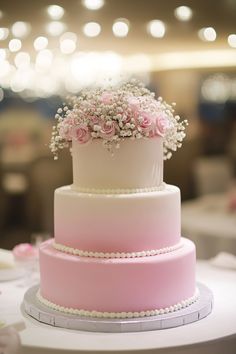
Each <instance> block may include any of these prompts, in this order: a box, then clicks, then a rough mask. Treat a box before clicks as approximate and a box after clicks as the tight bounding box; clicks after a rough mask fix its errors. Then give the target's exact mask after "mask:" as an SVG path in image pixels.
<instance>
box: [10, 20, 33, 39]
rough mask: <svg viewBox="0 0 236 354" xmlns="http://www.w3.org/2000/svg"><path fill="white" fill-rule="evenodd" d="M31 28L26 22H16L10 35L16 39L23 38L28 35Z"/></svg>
mask: <svg viewBox="0 0 236 354" xmlns="http://www.w3.org/2000/svg"><path fill="white" fill-rule="evenodd" d="M30 29H31V26H30V24H29V23H27V22H23V21H17V22H15V23H14V24H13V25H12V27H11V31H12V34H13V35H14V36H15V37H17V38H24V37H26V36H27V35H28V34H29V33H30Z"/></svg>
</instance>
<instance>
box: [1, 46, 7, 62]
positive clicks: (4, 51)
mask: <svg viewBox="0 0 236 354" xmlns="http://www.w3.org/2000/svg"><path fill="white" fill-rule="evenodd" d="M6 57H7V51H6V49H2V48H1V49H0V60H5V59H6Z"/></svg>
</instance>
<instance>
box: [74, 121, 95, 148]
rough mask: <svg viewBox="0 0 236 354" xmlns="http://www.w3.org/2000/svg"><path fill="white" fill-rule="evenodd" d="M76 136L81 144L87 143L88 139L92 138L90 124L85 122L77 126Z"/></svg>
mask: <svg viewBox="0 0 236 354" xmlns="http://www.w3.org/2000/svg"><path fill="white" fill-rule="evenodd" d="M74 138H75V139H76V141H78V143H80V144H84V143H87V141H89V140H90V138H91V134H90V131H89V128H88V126H87V125H85V124H81V125H79V126H78V127H75V130H74Z"/></svg>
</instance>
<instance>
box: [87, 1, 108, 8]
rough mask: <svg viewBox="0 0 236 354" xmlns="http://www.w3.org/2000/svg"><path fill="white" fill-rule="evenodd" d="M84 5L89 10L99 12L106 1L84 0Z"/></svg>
mask: <svg viewBox="0 0 236 354" xmlns="http://www.w3.org/2000/svg"><path fill="white" fill-rule="evenodd" d="M82 4H83V5H84V7H86V8H87V9H89V10H99V9H101V8H102V7H103V6H104V4H105V1H104V0H82Z"/></svg>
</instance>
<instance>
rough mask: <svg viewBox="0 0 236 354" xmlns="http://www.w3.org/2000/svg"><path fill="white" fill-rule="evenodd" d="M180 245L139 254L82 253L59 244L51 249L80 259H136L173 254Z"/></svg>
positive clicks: (54, 244)
mask: <svg viewBox="0 0 236 354" xmlns="http://www.w3.org/2000/svg"><path fill="white" fill-rule="evenodd" d="M182 246H183V245H182V243H181V242H179V243H178V244H177V245H174V246H170V247H164V248H160V249H157V250H150V251H140V252H129V253H125V252H111V253H110V252H92V251H83V250H80V249H78V248H72V247H68V246H65V245H62V244H60V243H56V242H54V243H53V247H54V248H55V249H56V250H58V251H61V252H65V253H70V254H73V255H75V256H80V257H94V258H136V257H146V256H156V255H158V254H164V253H168V252H173V251H175V250H177V249H179V248H180V247H182Z"/></svg>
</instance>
